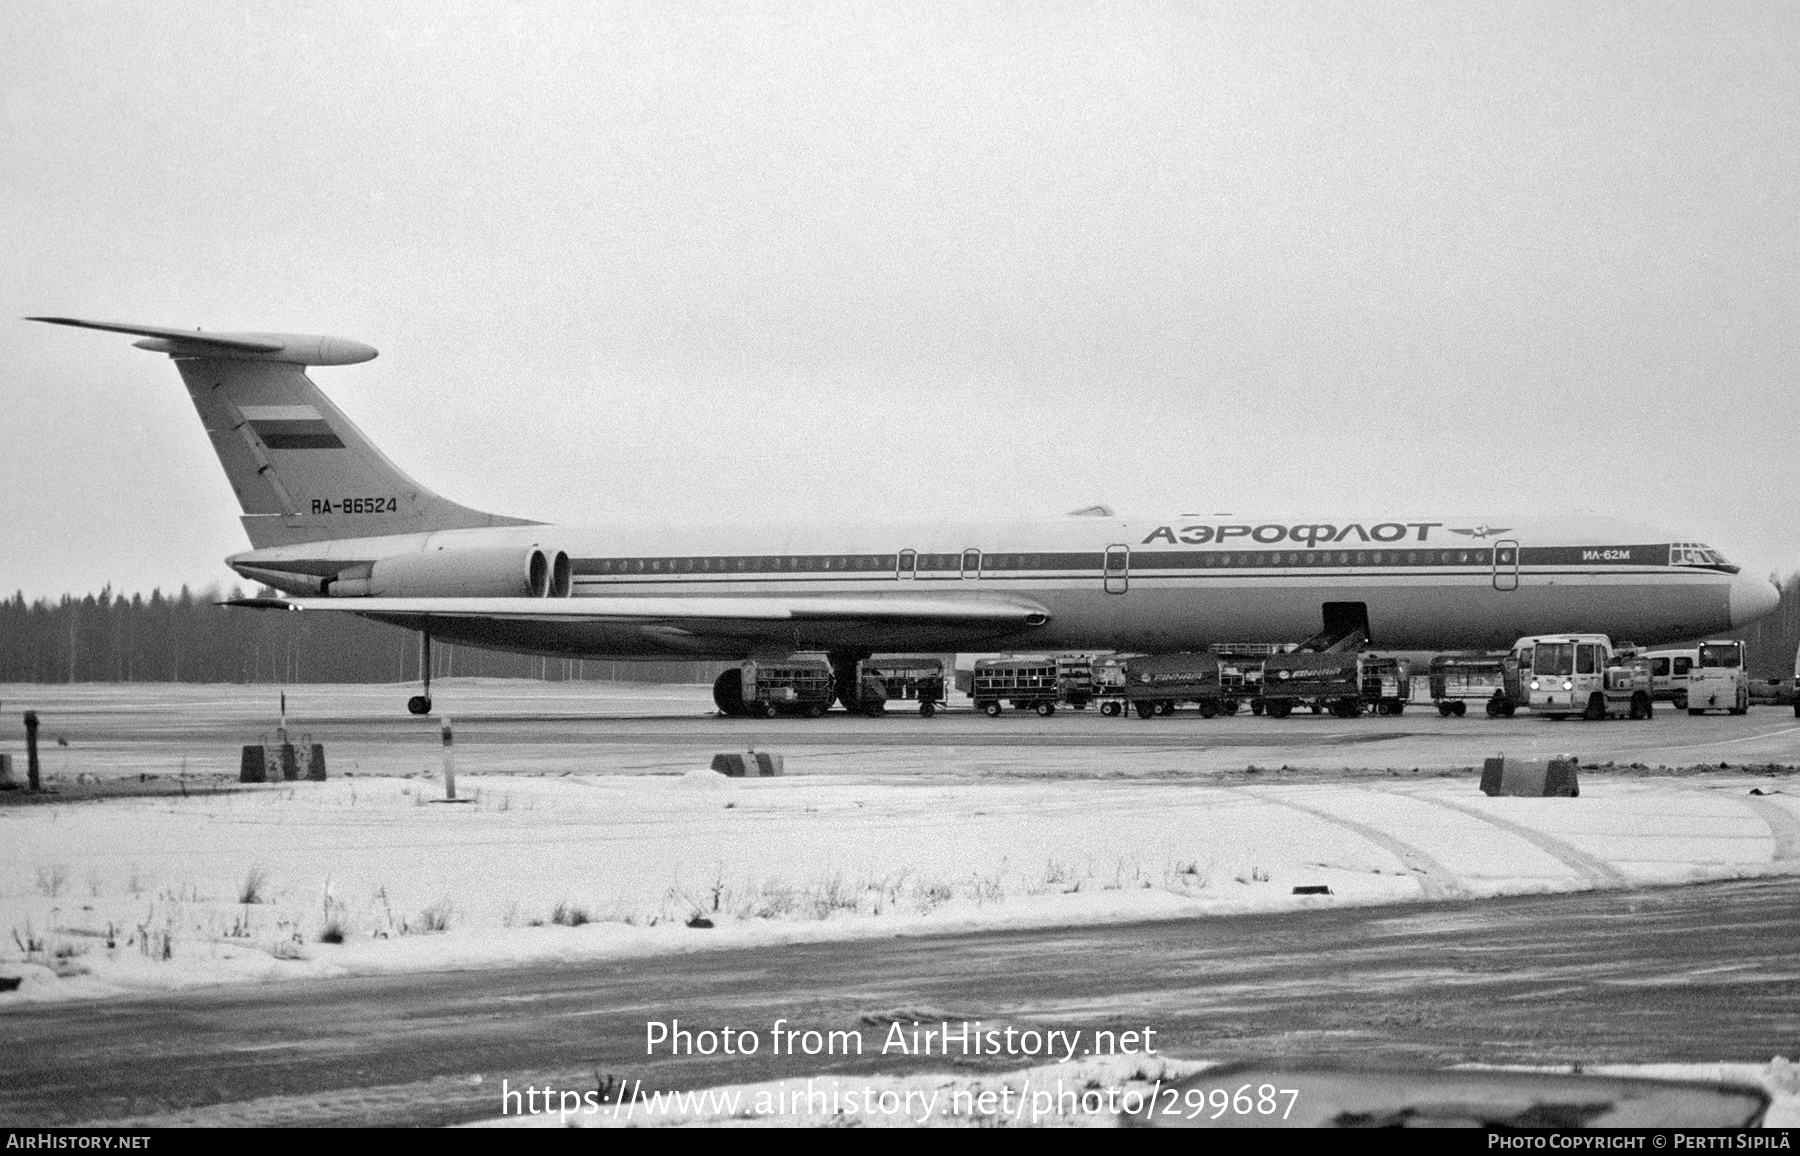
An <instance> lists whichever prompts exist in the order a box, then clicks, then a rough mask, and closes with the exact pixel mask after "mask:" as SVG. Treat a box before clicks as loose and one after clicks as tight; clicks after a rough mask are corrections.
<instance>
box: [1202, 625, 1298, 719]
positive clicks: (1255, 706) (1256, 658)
mask: <svg viewBox="0 0 1800 1156" xmlns="http://www.w3.org/2000/svg"><path fill="white" fill-rule="evenodd" d="M1207 650H1208V652H1209V653H1212V654H1215V655H1217V656H1218V659H1219V691H1220V695H1221V697H1220V700H1219V710H1220V711H1221V712H1222V713H1224V714H1236V713H1237V712H1238V707H1240V706H1243V705H1245V704H1248V705H1249V707H1250V713H1251V714H1261V713H1262V712H1263V697H1262V686H1263V660H1264V659H1266V658H1268V656H1269V655H1271V654H1276V653H1278V652H1279V651H1280V650H1281V647H1280V646H1279V645H1277V644H1276V643H1272V642H1220V643H1215V644H1213V645H1212V646H1209V647H1207Z"/></svg>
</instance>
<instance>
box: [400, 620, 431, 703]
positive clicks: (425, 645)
mask: <svg viewBox="0 0 1800 1156" xmlns="http://www.w3.org/2000/svg"><path fill="white" fill-rule="evenodd" d="M419 674H420V676H421V677H422V678H423V680H424V687H423V689H424V693H423V694H415V695H413V696H412V697H411V698H409V699H407V700H406V709H407V710H409V711H411V712H412V713H414V714H430V713H431V632H430V631H424V630H422V631H420V632H419Z"/></svg>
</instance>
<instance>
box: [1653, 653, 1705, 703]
mask: <svg viewBox="0 0 1800 1156" xmlns="http://www.w3.org/2000/svg"><path fill="white" fill-rule="evenodd" d="M1647 657H1648V658H1649V659H1650V687H1651V690H1650V694H1651V697H1652V698H1654V699H1655V700H1656V701H1657V702H1672V703H1674V704H1675V709H1676V710H1686V709H1687V704H1688V693H1687V692H1688V675H1689V673H1690V672H1691V671H1692V670H1693V669H1694V665H1695V664H1696V663H1698V662H1699V661H1700V651H1699V649H1698V648H1695V649H1693V650H1652V651H1651V652H1650V653H1649V655H1648V656H1647Z"/></svg>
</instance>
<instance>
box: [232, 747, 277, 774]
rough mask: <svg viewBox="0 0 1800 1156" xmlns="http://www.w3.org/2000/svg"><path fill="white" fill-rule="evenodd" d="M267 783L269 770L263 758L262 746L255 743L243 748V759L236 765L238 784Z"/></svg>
mask: <svg viewBox="0 0 1800 1156" xmlns="http://www.w3.org/2000/svg"><path fill="white" fill-rule="evenodd" d="M268 781H269V769H268V766H267V764H266V761H265V760H264V758H263V746H262V744H261V743H256V744H255V745H253V746H246V747H245V748H244V757H243V759H242V761H240V762H239V763H238V782H240V783H266V782H268Z"/></svg>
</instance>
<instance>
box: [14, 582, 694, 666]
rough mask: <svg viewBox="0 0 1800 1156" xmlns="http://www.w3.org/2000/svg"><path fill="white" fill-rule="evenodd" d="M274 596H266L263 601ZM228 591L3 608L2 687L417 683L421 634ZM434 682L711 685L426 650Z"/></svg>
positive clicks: (495, 654) (518, 657)
mask: <svg viewBox="0 0 1800 1156" xmlns="http://www.w3.org/2000/svg"><path fill="white" fill-rule="evenodd" d="M266 593H269V594H273V593H275V592H274V591H266ZM238 597H242V591H241V590H240V589H239V588H237V587H233V588H232V589H231V591H230V592H229V593H221V592H220V591H219V589H218V588H217V587H209V588H208V589H206V590H203V591H201V592H200V593H199V594H195V593H194V592H193V591H191V590H189V589H188V588H187V587H185V586H183V587H182V588H181V592H180V593H179V594H175V595H167V594H164V593H163V592H162V591H161V590H153V591H151V592H150V596H149V597H148V598H146V597H144V596H143V595H142V594H134V595H132V596H131V597H129V598H127V597H125V596H123V595H118V594H114V593H113V592H112V589H111V588H110V587H108V588H107V589H105V590H102V591H100V593H98V594H89V595H87V596H86V597H84V598H76V597H73V596H70V595H64V596H63V597H62V598H61V599H60V600H58V601H55V602H51V601H49V600H47V599H39V600H37V601H35V602H30V603H28V602H26V601H25V596H24V595H23V594H15V595H14V596H13V597H12V598H11V599H10V600H8V601H5V602H0V682H263V683H282V684H287V683H301V682H413V681H417V680H418V678H419V635H418V633H417V632H416V631H411V630H403V629H401V628H400V627H397V626H387V625H384V624H382V623H379V622H370V621H369V620H367V619H365V618H358V617H356V616H354V615H350V614H291V613H282V612H279V611H273V610H241V609H232V608H230V607H222V606H219V605H217V603H218V602H220V601H221V600H222V599H224V598H238ZM431 651H432V654H431V659H432V661H431V666H432V677H433V678H448V677H470V676H474V677H483V678H537V679H545V680H548V681H552V682H561V681H574V680H586V681H607V680H612V681H619V682H711V681H712V680H713V678H714V677H715V676H716V675H717V674H718V672H719V671H720V670H721V669H723V667H724V664H721V663H716V662H687V661H675V662H612V661H608V660H605V659H601V660H594V659H587V660H578V659H562V658H533V657H529V656H527V655H522V654H505V653H501V652H499V651H492V650H480V649H477V648H475V647H470V646H455V645H451V644H449V643H446V642H442V641H434V642H433V643H432V647H431Z"/></svg>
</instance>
